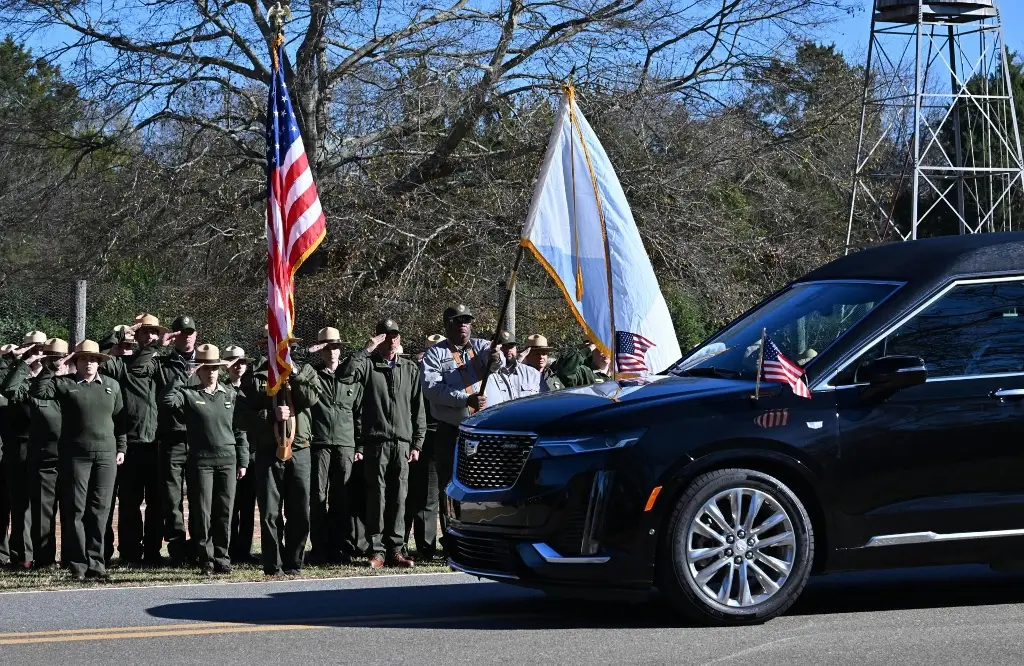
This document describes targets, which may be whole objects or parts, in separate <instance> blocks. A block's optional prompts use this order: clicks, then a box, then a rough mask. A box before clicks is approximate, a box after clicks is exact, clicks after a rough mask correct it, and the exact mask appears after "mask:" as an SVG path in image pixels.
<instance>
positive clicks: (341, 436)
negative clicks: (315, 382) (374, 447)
mask: <svg viewBox="0 0 1024 666" xmlns="http://www.w3.org/2000/svg"><path fill="white" fill-rule="evenodd" d="M317 377H318V378H319V379H320V386H321V387H322V388H323V393H322V394H321V396H320V400H319V401H317V403H316V404H315V405H313V409H312V411H311V413H310V416H311V417H312V426H313V445H314V446H344V447H348V448H354V447H355V445H356V442H357V441H358V440H359V435H360V430H361V427H360V426H361V423H360V421H359V420H358V418H357V417H358V415H359V406H360V403H361V401H362V397H363V387H362V386H361V385H359V384H353V383H351V382H344V381H343V378H342V375H341V366H339V367H338V370H337V371H335V372H331V371H330V370H327V369H326V368H318V369H317Z"/></svg>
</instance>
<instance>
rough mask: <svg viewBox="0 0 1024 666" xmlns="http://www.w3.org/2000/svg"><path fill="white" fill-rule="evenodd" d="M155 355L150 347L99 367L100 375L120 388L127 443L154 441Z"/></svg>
mask: <svg viewBox="0 0 1024 666" xmlns="http://www.w3.org/2000/svg"><path fill="white" fill-rule="evenodd" d="M156 351H157V348H156V346H154V345H151V346H148V347H143V348H142V349H140V350H138V352H136V354H135V355H133V356H115V357H114V358H112V359H110V360H109V361H106V362H104V363H101V364H100V372H101V373H103V374H104V375H106V376H108V377H110V378H112V379H116V380H117V383H118V384H120V385H121V393H122V396H121V397H122V399H123V400H124V409H125V419H126V422H127V424H128V441H129V442H146V443H149V442H153V441H155V440H156V427H157V404H156V396H157V393H156V379H155V376H156V371H157V363H156Z"/></svg>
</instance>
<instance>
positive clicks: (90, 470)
mask: <svg viewBox="0 0 1024 666" xmlns="http://www.w3.org/2000/svg"><path fill="white" fill-rule="evenodd" d="M108 359H110V357H109V356H108V355H106V354H103V353H101V352H100V348H99V345H98V344H96V343H95V342H94V341H92V340H83V341H82V342H81V343H79V344H78V345H76V346H75V350H74V353H72V354H71V356H70V357H67V358H65V359H63V360H62V361H59V362H58V365H61V364H64V363H66V362H68V360H70V361H71V362H73V363H74V367H75V374H74V375H66V376H60V377H59V376H56V375H51V376H48V377H40V378H39V380H38V381H37V382H35V383H33V384H31V386H30V388H29V395H30V396H32V397H34V398H39V399H41V400H55V401H56V402H57V403H58V404H59V405H60V410H61V435H60V441H59V443H58V445H57V452H58V458H59V465H60V473H59V481H60V488H61V526H62V529H61V544H62V545H61V553H62V556H63V559H64V560H65V561H66V562H67V563H68V566H69V567H70V569H71V572H72V574H73V575H74V577H75V578H76V579H78V580H85V579H86V578H97V579H101V580H105V579H106V578H107V568H106V558H105V547H104V537H105V531H106V530H105V528H106V523H107V518H108V516H109V515H110V503H111V502H113V501H114V496H113V495H114V480H115V479H116V477H117V466H118V465H120V464H121V463H123V462H124V452H125V450H126V449H127V438H126V434H125V430H126V427H125V419H124V401H123V399H122V397H121V387H120V385H118V383H117V382H116V381H115V380H113V379H110V378H109V377H104V376H102V375H100V372H99V369H100V363H102V362H104V361H107V360H108ZM14 372H16V373H25V374H27V373H28V372H29V370H28V366H27V365H25V364H23V363H22V364H19V365H18V366H17V367H15V369H14Z"/></svg>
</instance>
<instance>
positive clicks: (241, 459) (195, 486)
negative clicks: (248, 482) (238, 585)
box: [160, 345, 249, 575]
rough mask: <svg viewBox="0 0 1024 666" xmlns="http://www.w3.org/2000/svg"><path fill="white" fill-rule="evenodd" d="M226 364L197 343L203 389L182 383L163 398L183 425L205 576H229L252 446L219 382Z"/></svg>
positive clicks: (231, 396) (194, 531)
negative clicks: (239, 490)
mask: <svg viewBox="0 0 1024 666" xmlns="http://www.w3.org/2000/svg"><path fill="white" fill-rule="evenodd" d="M228 364H229V363H228V361H224V360H221V358H220V350H219V349H218V348H217V347H215V346H213V345H199V347H197V348H196V370H195V373H196V375H197V376H198V377H199V385H198V386H185V383H184V381H182V380H180V379H178V380H176V381H175V383H174V384H173V385H172V386H171V387H170V388H169V389H168V390H167V392H165V393H164V394H163V395H162V396H161V398H160V404H161V405H163V406H164V407H166V408H167V409H168V410H170V411H171V412H174V413H177V414H180V415H181V416H182V417H183V419H184V421H185V428H186V432H187V435H188V442H189V447H188V460H187V463H186V470H187V472H186V474H187V476H188V486H187V487H188V507H189V521H188V523H189V532H190V533H191V535H192V540H193V542H194V543H195V552H196V556H197V558H198V560H199V569H200V571H201V572H202V573H204V574H206V575H212V574H214V573H231V560H230V558H229V555H228V546H229V543H228V542H229V539H230V535H231V509H232V507H233V505H234V501H235V482H236V481H238V480H240V479H242V478H244V477H245V474H246V468H247V466H248V464H249V444H248V442H247V441H246V439H245V433H244V432H243V431H242V430H241V429H240V428H239V427H237V426H236V422H235V399H236V397H237V395H236V392H235V390H234V389H233V388H231V387H230V386H229V387H225V386H224V385H223V384H221V383H220V381H218V380H219V379H220V372H221V370H222V369H223V368H224V367H226V366H227V365H228Z"/></svg>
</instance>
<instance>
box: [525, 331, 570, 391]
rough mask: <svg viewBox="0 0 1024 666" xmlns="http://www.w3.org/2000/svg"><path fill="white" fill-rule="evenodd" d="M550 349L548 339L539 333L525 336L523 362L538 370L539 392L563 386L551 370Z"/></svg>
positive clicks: (556, 389) (555, 389) (557, 389)
mask: <svg viewBox="0 0 1024 666" xmlns="http://www.w3.org/2000/svg"><path fill="white" fill-rule="evenodd" d="M551 351H552V348H551V345H549V344H548V339H547V338H546V337H544V336H543V335H541V334H540V333H534V334H533V335H530V336H528V337H527V338H526V356H525V357H524V358H523V363H525V364H526V365H528V366H530V367H531V368H534V369H535V370H537V371H538V372H540V390H541V393H545V392H547V391H559V390H561V389H564V388H565V384H563V383H562V380H561V379H559V378H558V375H557V374H555V373H554V372H552V368H551Z"/></svg>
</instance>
